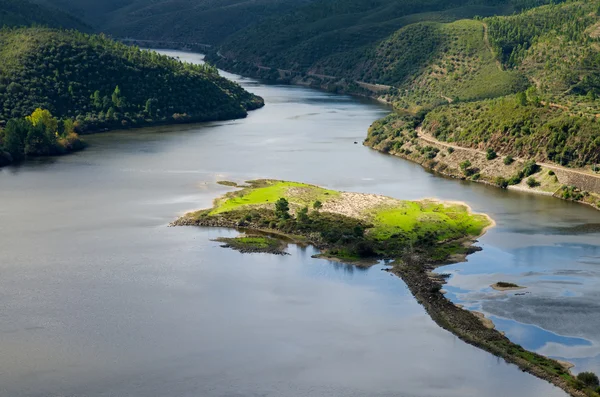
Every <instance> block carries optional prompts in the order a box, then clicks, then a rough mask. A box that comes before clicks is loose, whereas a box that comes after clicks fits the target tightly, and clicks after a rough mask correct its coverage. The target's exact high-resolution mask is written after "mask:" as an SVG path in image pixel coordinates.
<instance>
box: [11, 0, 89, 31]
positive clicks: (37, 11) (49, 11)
mask: <svg viewBox="0 0 600 397" xmlns="http://www.w3.org/2000/svg"><path fill="white" fill-rule="evenodd" d="M33 24H35V25H43V26H48V27H52V28H66V29H78V30H81V31H89V30H90V27H89V26H87V25H86V24H84V23H83V22H81V21H80V20H78V19H77V18H75V17H73V16H71V15H69V14H67V13H64V12H62V11H59V10H57V9H55V8H53V7H45V6H42V5H39V4H35V3H32V2H30V1H29V0H0V26H29V25H33Z"/></svg>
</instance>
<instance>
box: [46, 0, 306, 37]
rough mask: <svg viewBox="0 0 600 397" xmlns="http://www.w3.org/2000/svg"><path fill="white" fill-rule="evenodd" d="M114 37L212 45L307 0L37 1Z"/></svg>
mask: <svg viewBox="0 0 600 397" xmlns="http://www.w3.org/2000/svg"><path fill="white" fill-rule="evenodd" d="M38 1H44V2H45V3H49V4H52V5H54V6H57V7H60V8H62V9H65V10H67V11H69V12H71V13H72V14H74V15H77V16H79V17H81V18H83V19H84V20H86V21H87V22H89V23H90V24H92V25H94V26H95V27H97V28H98V29H99V30H102V31H105V32H107V33H110V34H112V35H114V36H116V37H122V38H123V37H134V38H136V39H144V40H161V41H175V42H187V43H206V44H217V43H219V42H220V41H221V40H223V39H224V38H226V37H227V36H229V35H231V34H233V33H235V32H237V31H239V30H242V29H244V28H246V27H247V26H250V25H253V24H256V23H257V22H259V21H262V20H264V19H265V18H267V17H269V16H273V15H281V14H284V13H286V12H288V11H290V10H292V9H294V8H296V7H300V6H303V5H305V4H308V3H310V2H311V1H312V0H257V1H251V2H249V1H244V0H203V1H198V0H103V1H98V0H38Z"/></svg>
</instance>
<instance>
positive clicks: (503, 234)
mask: <svg viewBox="0 0 600 397" xmlns="http://www.w3.org/2000/svg"><path fill="white" fill-rule="evenodd" d="M169 53H170V54H172V55H176V56H179V57H181V58H182V59H186V60H189V61H193V62H197V61H200V60H201V57H200V56H199V55H197V54H190V53H179V52H169ZM227 76H228V77H231V78H234V79H236V80H238V81H239V82H240V83H241V84H243V85H244V86H245V87H246V88H247V89H248V90H250V91H252V92H254V93H256V94H258V95H261V96H263V97H264V98H265V100H266V106H265V107H264V108H263V109H260V110H257V111H254V112H251V114H250V115H249V117H248V118H246V119H243V120H235V121H228V122H215V123H205V124H200V125H188V126H171V127H160V128H149V129H144V130H135V131H121V132H110V133H105V134H98V135H93V136H88V137H86V140H87V141H88V142H89V143H90V146H89V148H88V149H86V150H85V151H83V152H80V153H76V154H73V155H69V156H64V157H59V158H52V159H42V160H39V161H34V162H28V163H26V164H24V165H21V166H18V167H8V168H4V169H0V253H1V255H2V256H1V259H0V275H1V277H0V302H1V309H0V316H1V318H2V321H1V322H0V357H1V358H0V395H1V396H40V397H41V396H44V397H46V396H94V397H95V396H157V397H158V396H161V397H162V396H314V395H328V396H365V395H369V396H407V397H408V396H419V397H421V396H422V397H426V396H427V397H428V396H445V397H447V396H457V397H458V396H461V397H464V396H505V395H520V396H564V395H565V394H564V392H562V391H561V390H559V389H557V388H555V387H553V386H551V385H550V384H547V383H546V382H543V381H541V380H538V379H536V378H534V377H532V376H530V375H527V374H524V373H522V372H521V371H519V370H518V368H517V367H515V366H512V365H508V364H506V363H504V362H503V361H502V360H499V359H497V358H496V357H494V356H492V355H490V354H488V353H485V352H483V351H480V350H478V349H476V348H474V347H472V346H470V345H467V344H465V343H463V342H461V341H460V340H458V339H457V338H456V337H454V336H453V335H452V334H450V333H449V332H447V331H444V330H442V329H440V328H439V327H438V326H437V325H436V324H435V323H434V322H433V321H432V320H431V319H430V318H429V317H428V315H427V314H426V313H425V312H424V310H423V308H422V307H421V306H420V305H419V304H418V303H416V302H415V300H414V298H413V297H412V296H411V294H410V292H409V291H408V290H407V288H406V286H405V285H404V283H403V282H402V281H401V280H400V279H398V278H396V277H393V276H390V275H389V274H388V273H386V272H383V271H381V268H382V267H381V266H375V267H373V268H371V269H369V270H359V269H356V268H353V267H352V266H347V265H343V264H339V263H331V262H328V261H324V260H318V259H313V258H311V255H312V254H313V253H314V251H313V250H312V249H311V248H310V247H309V248H300V247H296V246H291V247H290V248H289V251H290V253H291V255H289V256H285V257H281V256H269V255H264V254H252V255H242V254H239V253H237V252H235V251H231V250H226V249H223V248H220V247H219V244H218V243H216V242H213V241H211V239H214V238H216V237H221V236H228V235H233V234H234V232H232V231H229V230H219V229H202V228H171V227H168V224H169V222H171V221H173V220H175V219H176V218H177V216H178V215H181V214H183V213H185V212H186V211H188V210H193V209H198V208H203V207H208V206H210V203H211V201H212V200H213V199H214V198H215V197H217V196H219V195H221V194H223V193H224V192H226V191H228V190H230V189H229V188H227V187H224V186H221V185H218V184H217V183H216V182H217V181H219V180H233V181H238V182H239V181H244V180H249V179H256V178H280V179H287V180H298V181H302V182H308V183H314V184H319V185H323V186H327V187H330V188H332V189H338V190H348V191H358V192H369V193H378V194H385V195H389V196H394V197H397V198H403V199H417V198H423V197H438V198H441V199H451V200H461V201H466V202H468V203H469V204H470V205H471V206H472V207H473V209H474V210H476V211H480V212H485V213H488V214H490V215H491V216H492V217H493V218H494V219H495V220H496V221H497V222H498V226H497V227H496V228H494V229H492V230H491V231H490V232H488V234H487V235H485V236H484V237H483V238H482V239H481V242H480V245H481V246H482V247H483V248H484V249H483V251H482V252H479V253H476V254H474V255H472V256H471V257H469V261H468V262H466V263H462V264H457V265H452V266H448V267H445V268H442V270H441V271H443V272H449V273H451V274H452V275H453V277H452V278H451V279H450V283H449V285H448V286H447V288H446V289H447V290H448V291H449V295H448V296H449V297H450V298H451V299H453V300H454V301H456V302H460V303H462V304H464V305H466V306H468V307H470V308H474V309H478V310H481V311H483V312H485V313H486V314H487V315H488V316H491V317H492V318H493V319H494V321H495V322H496V323H497V325H498V328H499V329H501V330H503V331H505V332H507V335H508V336H509V337H511V339H513V340H515V341H517V342H518V343H522V344H523V345H524V346H525V347H527V348H530V349H534V350H536V351H540V352H542V353H544V354H549V355H552V356H553V357H559V358H563V359H566V360H569V361H571V362H573V363H575V364H576V365H577V367H576V370H588V369H589V370H595V371H598V370H600V365H599V362H600V359H599V357H600V356H599V354H600V351H599V346H600V335H599V333H598V332H597V330H598V329H599V328H600V327H599V325H600V316H598V314H597V313H598V312H599V309H600V306H599V305H600V303H599V302H600V299H599V298H600V295H599V292H598V289H597V288H596V287H595V286H597V285H598V281H599V278H600V243H599V242H600V238H599V237H600V226H599V225H600V212H596V211H594V210H592V209H590V208H587V207H584V206H581V205H577V204H573V203H567V202H562V201H559V200H556V199H552V198H548V197H537V196H532V195H527V194H522V193H514V192H506V191H502V190H499V189H496V188H491V187H487V186H483V185H478V184H474V183H463V182H458V181H454V180H449V179H444V178H440V177H438V176H435V175H433V174H431V173H428V172H426V171H425V170H423V169H422V168H421V167H420V166H418V165H415V164H412V163H409V162H406V161H404V160H401V159H398V158H394V157H391V156H387V155H382V154H380V153H377V152H375V151H373V150H370V149H368V148H366V147H363V146H362V145H360V143H361V142H362V140H363V139H364V137H365V135H366V130H367V128H368V126H369V124H370V123H371V122H372V121H374V120H375V119H377V118H379V117H382V116H383V115H385V114H386V113H387V112H388V111H389V110H388V109H387V108H385V107H384V106H382V105H380V104H377V103H374V102H372V101H368V100H360V99H357V98H351V97H348V96H342V95H335V94H329V93H325V92H322V91H317V90H312V89H309V88H303V87H291V86H276V85H265V84H261V83H259V82H256V81H253V80H250V79H243V78H240V77H239V76H233V75H227ZM355 142H357V143H358V144H356V143H355ZM500 280H502V281H514V282H518V283H519V284H521V285H525V286H527V287H528V289H527V290H526V291H527V292H530V293H528V294H526V295H522V296H521V295H518V296H517V295H514V293H498V292H494V291H493V290H491V289H490V288H489V285H490V284H492V283H494V282H496V281H500ZM595 330H596V331H595ZM598 372H600V371H598Z"/></svg>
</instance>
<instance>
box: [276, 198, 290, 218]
mask: <svg viewBox="0 0 600 397" xmlns="http://www.w3.org/2000/svg"><path fill="white" fill-rule="evenodd" d="M275 214H277V217H278V218H280V219H288V218H289V217H290V203H289V202H288V201H287V200H286V199H285V198H283V197H282V198H280V199H279V200H277V202H276V203H275Z"/></svg>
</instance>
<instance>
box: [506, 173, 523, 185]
mask: <svg viewBox="0 0 600 397" xmlns="http://www.w3.org/2000/svg"><path fill="white" fill-rule="evenodd" d="M522 180H523V178H522V177H521V176H520V175H513V176H511V177H510V179H509V180H508V184H509V185H518V184H519V183H521V181H522Z"/></svg>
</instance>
